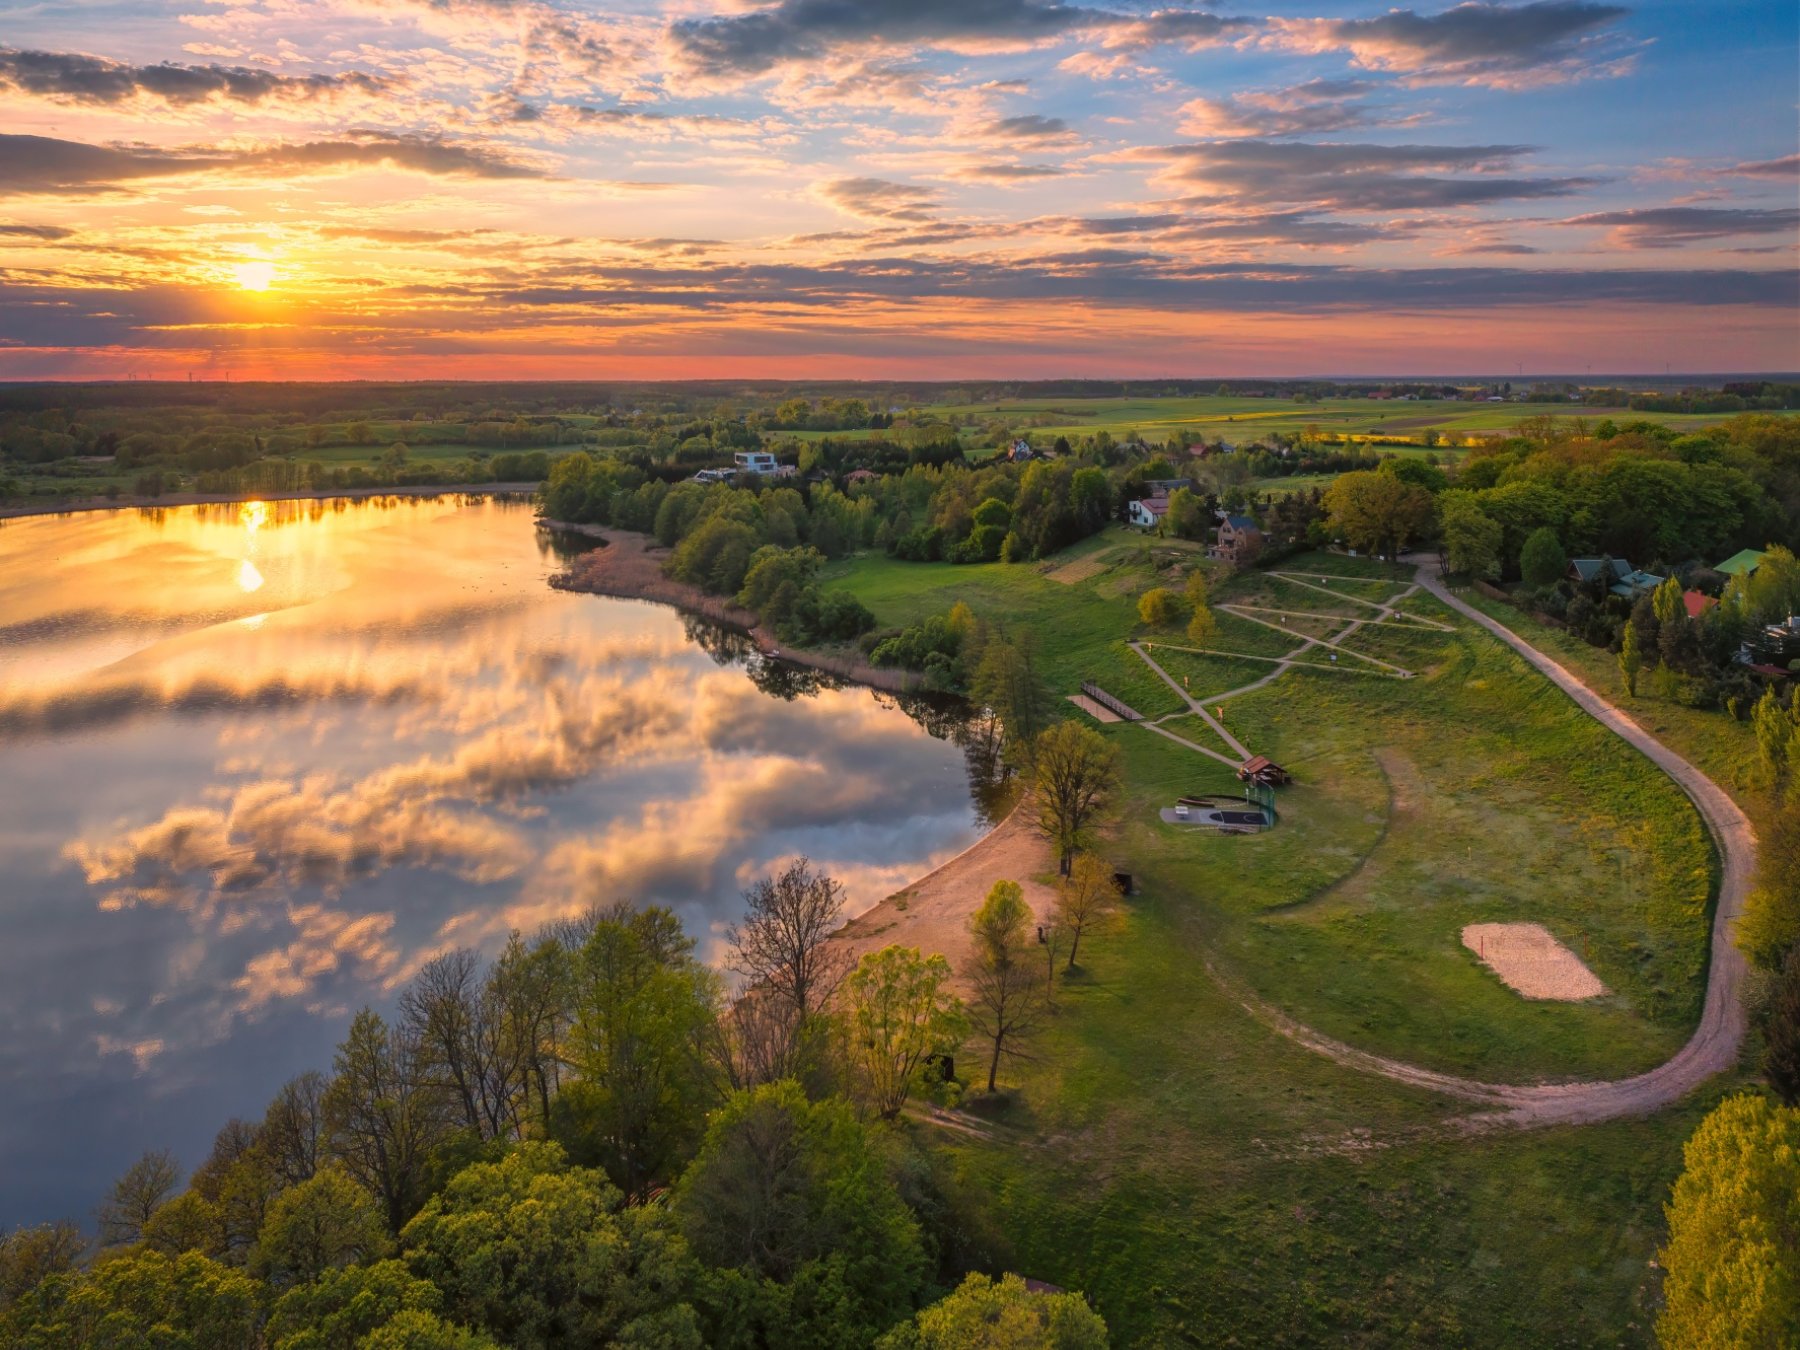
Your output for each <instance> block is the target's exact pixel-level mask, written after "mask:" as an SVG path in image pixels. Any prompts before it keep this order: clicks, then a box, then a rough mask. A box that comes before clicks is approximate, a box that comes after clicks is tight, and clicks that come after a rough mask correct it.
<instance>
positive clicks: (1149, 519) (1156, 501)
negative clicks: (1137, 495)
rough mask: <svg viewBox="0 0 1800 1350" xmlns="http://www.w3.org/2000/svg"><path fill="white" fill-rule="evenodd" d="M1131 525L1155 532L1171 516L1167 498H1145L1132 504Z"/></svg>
mask: <svg viewBox="0 0 1800 1350" xmlns="http://www.w3.org/2000/svg"><path fill="white" fill-rule="evenodd" d="M1130 512H1131V523H1132V524H1133V525H1137V526H1140V527H1141V528H1143V529H1146V530H1154V529H1155V528H1156V527H1157V526H1158V525H1161V524H1162V522H1163V517H1164V516H1166V515H1168V514H1169V499H1168V498H1167V497H1145V498H1143V499H1142V500H1141V501H1135V502H1133V503H1132V504H1131V508H1130Z"/></svg>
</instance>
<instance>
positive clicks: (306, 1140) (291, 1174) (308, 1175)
mask: <svg viewBox="0 0 1800 1350" xmlns="http://www.w3.org/2000/svg"><path fill="white" fill-rule="evenodd" d="M326 1086H327V1085H326V1082H325V1075H324V1074H322V1073H319V1072H318V1071H317V1070H314V1069H308V1070H307V1071H306V1072H305V1073H303V1074H301V1075H300V1076H299V1077H298V1078H290V1079H289V1080H288V1081H287V1082H286V1083H285V1084H283V1086H282V1089H281V1091H279V1092H277V1093H276V1094H275V1100H274V1101H272V1102H270V1103H269V1109H268V1111H267V1112H266V1113H264V1115H263V1127H262V1139H263V1146H264V1147H265V1148H266V1149H267V1150H268V1153H269V1164H270V1166H271V1167H273V1168H274V1169H275V1174H276V1175H277V1176H278V1177H279V1178H280V1179H281V1181H282V1183H283V1184H284V1185H288V1186H298V1185H299V1184H300V1183H301V1182H303V1181H310V1180H311V1179H312V1176H313V1174H314V1173H315V1172H317V1171H318V1170H319V1146H320V1143H321V1142H322V1141H323V1139H324V1137H325V1089H326Z"/></svg>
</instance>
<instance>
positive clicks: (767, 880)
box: [725, 858, 850, 1059]
mask: <svg viewBox="0 0 1800 1350" xmlns="http://www.w3.org/2000/svg"><path fill="white" fill-rule="evenodd" d="M843 912H844V888H843V887H842V886H840V885H839V884H838V883H837V882H836V881H834V880H832V878H830V877H829V876H826V875H825V874H824V873H823V872H815V871H814V870H813V866H812V863H811V862H810V861H808V860H807V859H806V858H796V859H795V860H794V861H793V862H792V863H790V864H789V865H788V866H787V868H786V869H785V870H784V871H782V873H781V874H780V875H779V876H775V877H764V878H763V879H762V880H760V881H758V882H757V883H756V884H755V885H754V886H752V887H750V889H749V890H747V891H745V892H744V917H743V919H742V921H741V922H739V923H735V924H733V925H732V926H731V927H729V928H727V929H726V930H725V941H726V942H727V943H728V944H729V945H730V948H731V957H730V965H731V969H732V970H733V971H735V972H736V973H737V974H738V975H739V976H741V977H742V979H743V980H744V982H745V984H746V985H747V986H749V987H752V988H761V989H764V990H766V991H767V992H768V994H769V995H770V996H771V997H772V998H773V999H774V1000H775V1001H776V1003H777V1004H778V1005H779V1006H780V1007H782V1008H784V1009H785V1010H786V1011H787V1012H788V1013H789V1015H790V1016H791V1034H790V1036H789V1038H788V1044H787V1047H786V1049H787V1052H788V1056H789V1057H790V1059H791V1058H792V1057H793V1056H795V1055H797V1054H798V1053H799V1050H800V1048H801V1040H802V1039H803V1038H804V1037H806V1036H807V1035H808V1034H809V1033H810V1027H809V1025H808V1024H809V1023H810V1022H811V1021H812V1019H813V1018H814V1017H816V1016H817V1015H818V1014H819V1013H820V1012H822V1011H823V1010H824V1008H825V1007H826V1005H827V1004H828V1003H830V1001H831V999H832V997H833V995H835V994H836V993H837V987H838V985H839V984H840V983H842V982H843V978H844V976H845V974H846V973H847V972H848V970H849V966H850V961H849V957H848V955H847V954H846V953H845V952H844V951H843V950H842V949H840V948H838V947H836V946H834V945H832V944H831V943H830V941H829V939H830V937H831V934H832V933H833V932H835V931H836V930H837V927H838V924H839V922H840V920H841V919H842V916H843Z"/></svg>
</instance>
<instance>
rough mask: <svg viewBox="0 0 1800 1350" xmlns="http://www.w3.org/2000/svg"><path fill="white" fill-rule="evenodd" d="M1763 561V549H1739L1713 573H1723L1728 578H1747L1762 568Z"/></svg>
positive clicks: (1714, 569)
mask: <svg viewBox="0 0 1800 1350" xmlns="http://www.w3.org/2000/svg"><path fill="white" fill-rule="evenodd" d="M1762 560H1763V552H1762V550H1761V549H1755V548H1746V549H1739V550H1738V551H1737V552H1736V553H1734V554H1732V555H1731V556H1730V557H1729V558H1727V559H1726V560H1725V561H1724V562H1722V563H1720V564H1719V565H1718V566H1717V567H1715V568H1713V571H1715V572H1723V573H1724V574H1725V575H1726V576H1728V577H1747V576H1750V575H1752V574H1753V573H1754V572H1755V571H1756V569H1757V568H1759V567H1761V566H1762Z"/></svg>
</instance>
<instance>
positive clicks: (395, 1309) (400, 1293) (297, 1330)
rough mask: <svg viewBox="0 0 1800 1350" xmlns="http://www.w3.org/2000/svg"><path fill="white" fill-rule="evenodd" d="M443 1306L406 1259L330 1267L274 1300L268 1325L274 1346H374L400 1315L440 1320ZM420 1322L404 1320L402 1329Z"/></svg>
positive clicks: (333, 1349)
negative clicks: (375, 1339) (374, 1340)
mask: <svg viewBox="0 0 1800 1350" xmlns="http://www.w3.org/2000/svg"><path fill="white" fill-rule="evenodd" d="M443 1304H444V1296H443V1293H442V1292H441V1291H440V1290H439V1289H438V1287H437V1286H436V1285H435V1284H432V1283H431V1281H429V1280H421V1279H420V1278H419V1277H418V1276H416V1275H414V1274H413V1273H412V1272H411V1271H409V1270H408V1269H407V1268H406V1265H405V1263H404V1262H402V1261H395V1260H389V1261H377V1262H375V1263H374V1264H372V1265H366V1266H347V1267H345V1268H343V1269H332V1270H326V1271H324V1272H322V1273H321V1274H320V1276H319V1278H318V1279H317V1280H315V1281H313V1282H311V1283H308V1284H302V1285H297V1286H296V1287H294V1288H293V1289H290V1290H288V1291H287V1293H285V1294H283V1295H282V1296H281V1297H280V1298H279V1299H277V1300H276V1301H275V1306H274V1307H273V1308H271V1309H270V1310H269V1321H268V1326H267V1335H268V1340H269V1346H270V1350H338V1347H340V1346H355V1347H357V1348H358V1350H361V1347H364V1346H367V1345H368V1344H370V1342H369V1340H368V1339H367V1338H368V1337H370V1336H371V1335H373V1334H374V1333H376V1332H378V1331H380V1330H381V1329H382V1328H384V1327H388V1326H390V1325H394V1324H395V1323H396V1321H397V1320H398V1319H402V1318H408V1319H410V1318H411V1317H414V1316H426V1317H431V1318H434V1319H436V1318H437V1315H438V1314H439V1313H440V1312H441V1311H442V1310H443ZM439 1325H440V1326H442V1323H441V1321H440V1323H439ZM416 1326H417V1323H413V1322H410V1321H401V1322H399V1329H404V1330H411V1329H413V1328H414V1327H416ZM434 1330H435V1329H434ZM406 1344H407V1345H408V1346H413V1347H417V1346H418V1345H420V1344H421V1342H420V1341H419V1340H417V1339H409V1340H408V1341H407V1342H406ZM423 1344H427V1345H429V1344H436V1342H431V1341H425V1342H423ZM451 1344H454V1342H451ZM476 1344H478V1345H481V1346H491V1345H493V1344H494V1342H492V1341H490V1340H487V1339H486V1338H485V1337H483V1338H481V1339H480V1340H479V1341H477V1342H476Z"/></svg>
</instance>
